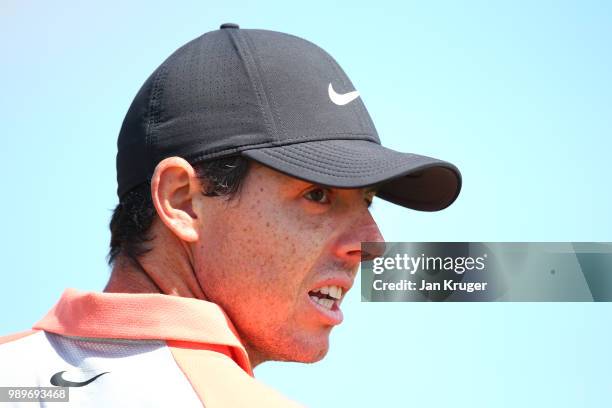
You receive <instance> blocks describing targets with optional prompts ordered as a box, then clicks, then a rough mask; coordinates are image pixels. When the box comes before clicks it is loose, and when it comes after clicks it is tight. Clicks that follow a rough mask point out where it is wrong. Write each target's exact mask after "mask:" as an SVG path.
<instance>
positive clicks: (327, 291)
mask: <svg viewBox="0 0 612 408" xmlns="http://www.w3.org/2000/svg"><path fill="white" fill-rule="evenodd" d="M315 292H321V293H322V294H324V295H329V297H333V298H334V299H340V298H341V297H342V288H341V287H340V286H335V285H330V286H323V287H320V288H319V289H317V290H315Z"/></svg>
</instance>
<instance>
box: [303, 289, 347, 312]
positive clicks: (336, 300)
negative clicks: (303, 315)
mask: <svg viewBox="0 0 612 408" xmlns="http://www.w3.org/2000/svg"><path fill="white" fill-rule="evenodd" d="M342 293H343V289H342V288H341V287H340V286H336V285H328V286H322V287H320V288H317V289H314V290H311V291H310V292H308V296H310V298H311V299H312V300H313V301H314V302H316V303H317V304H319V305H321V306H323V307H324V308H326V309H327V310H337V309H338V307H339V306H340V301H341V299H342Z"/></svg>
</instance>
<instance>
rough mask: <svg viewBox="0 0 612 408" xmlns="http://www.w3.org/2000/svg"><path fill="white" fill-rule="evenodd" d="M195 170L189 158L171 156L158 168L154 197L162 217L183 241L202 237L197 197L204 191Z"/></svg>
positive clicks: (152, 193) (153, 188)
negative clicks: (195, 202) (198, 223)
mask: <svg viewBox="0 0 612 408" xmlns="http://www.w3.org/2000/svg"><path fill="white" fill-rule="evenodd" d="M200 189H201V186H200V182H199V180H198V178H197V176H196V174H195V170H194V169H193V167H192V166H191V164H189V163H188V162H187V161H186V160H185V159H182V158H180V157H169V158H167V159H164V160H162V161H161V162H159V163H158V164H157V167H155V172H154V173H153V178H152V179H151V198H152V199H153V205H154V206H155V210H156V211H157V215H158V216H159V218H160V220H161V221H162V222H163V223H164V224H165V225H166V227H168V229H170V231H172V232H173V233H174V234H175V235H176V236H177V237H179V238H180V239H181V240H183V241H187V242H195V241H197V240H198V229H197V218H198V217H197V214H196V213H195V211H194V210H193V208H194V205H193V204H194V203H193V200H194V198H195V197H196V195H197V194H200Z"/></svg>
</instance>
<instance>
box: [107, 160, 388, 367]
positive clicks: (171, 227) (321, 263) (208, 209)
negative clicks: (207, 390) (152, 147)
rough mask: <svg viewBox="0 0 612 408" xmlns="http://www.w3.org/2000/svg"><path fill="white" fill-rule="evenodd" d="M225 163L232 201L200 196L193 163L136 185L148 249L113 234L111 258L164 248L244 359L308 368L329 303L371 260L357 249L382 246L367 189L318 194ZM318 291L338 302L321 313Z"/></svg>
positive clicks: (327, 326) (334, 314)
mask: <svg viewBox="0 0 612 408" xmlns="http://www.w3.org/2000/svg"><path fill="white" fill-rule="evenodd" d="M226 164H227V165H231V164H230V163H226ZM233 165H234V171H235V173H234V175H235V176H237V177H240V178H241V179H240V180H237V179H234V180H232V181H234V183H231V182H232V181H230V183H231V187H232V188H234V192H233V193H231V194H230V195H224V194H220V195H217V194H211V193H210V191H211V188H215V187H214V183H213V182H214V180H213V182H211V178H212V177H211V176H210V175H209V176H208V177H207V176H205V175H203V174H202V166H201V165H200V166H198V165H196V166H195V167H196V168H197V169H200V174H198V171H197V170H196V169H194V166H192V165H191V164H189V163H188V162H187V161H185V160H184V159H181V158H178V157H172V158H167V159H165V160H163V161H162V162H160V163H159V164H158V166H157V167H156V170H155V172H154V175H153V178H152V181H151V185H150V187H149V186H148V185H146V187H148V188H150V197H151V201H152V205H151V207H149V208H150V209H152V211H145V213H146V214H150V216H145V217H142V218H141V222H140V223H141V224H145V225H149V226H152V225H153V224H154V223H157V224H158V226H157V228H156V231H157V234H156V236H149V237H147V238H146V239H148V240H149V241H148V242H146V240H145V239H140V240H139V239H135V238H136V237H135V236H132V237H131V240H127V241H126V240H124V241H123V242H119V239H118V238H117V237H115V236H114V237H113V239H115V241H114V243H115V247H113V248H111V253H112V254H114V256H130V254H131V255H132V256H134V260H136V261H137V262H138V260H139V259H142V258H145V257H147V251H146V250H147V249H148V250H149V251H151V252H155V251H157V254H154V256H155V259H156V262H165V261H161V260H162V259H168V258H170V257H165V256H164V255H163V252H167V251H168V250H171V251H173V252H174V253H173V254H172V258H173V259H176V257H177V252H178V253H180V256H182V257H183V258H184V259H188V260H189V263H190V264H191V265H192V268H193V273H194V277H195V280H196V281H197V284H198V285H199V287H200V288H201V289H202V292H203V293H204V297H205V299H206V300H209V301H212V302H215V303H217V304H219V305H220V306H221V307H222V308H223V310H224V311H225V312H226V313H227V314H228V316H229V318H230V320H231V321H232V322H233V324H234V325H235V327H236V329H237V331H238V333H239V335H240V336H241V339H242V341H243V342H244V343H245V345H246V346H247V349H248V350H249V354H250V355H251V358H252V359H253V360H255V361H265V360H288V361H301V362H313V361H317V360H319V359H321V358H322V357H323V356H324V355H325V353H326V352H327V349H328V340H329V334H330V331H331V329H332V328H333V326H334V325H336V324H339V323H340V322H341V320H342V312H341V311H340V308H339V303H341V300H342V298H343V297H344V294H345V293H346V292H347V291H348V290H349V289H350V287H351V286H352V285H353V281H354V279H355V275H356V273H357V268H358V265H359V262H360V260H361V259H362V257H371V256H375V255H376V254H362V252H361V242H363V241H378V242H382V237H381V235H380V231H379V230H378V228H377V226H376V224H375V222H374V220H373V219H372V216H371V215H370V212H369V209H368V207H369V205H370V204H371V202H372V199H373V197H374V194H375V189H374V188H362V189H336V188H326V187H322V186H318V185H316V184H313V183H309V182H305V181H303V180H299V179H297V178H294V177H290V176H287V175H284V174H282V173H280V172H278V171H275V170H272V169H270V168H268V167H266V166H263V165H261V164H258V163H256V162H249V161H246V160H245V159H242V160H239V159H235V161H234V164H233ZM245 165H246V166H245ZM213 173H214V172H213ZM209 174H210V172H209ZM218 181H219V180H217V188H218V187H219V182H218ZM226 182H227V181H226ZM140 210H141V209H138V211H137V212H136V213H132V215H134V214H135V215H136V217H138V213H142V211H140ZM121 211H124V209H123V208H120V207H118V209H117V210H116V213H115V214H116V217H113V221H112V222H111V230H112V231H113V233H114V234H118V235H121V234H120V232H121V231H122V230H126V229H127V230H128V231H129V230H130V228H129V227H127V225H129V222H128V223H127V225H126V222H125V221H123V222H122V221H120V220H119V215H118V214H119V213H120V212H121ZM123 217H124V218H125V219H132V220H133V218H132V217H129V216H128V214H127V213H125V214H124V215H123ZM149 228H150V227H149ZM149 228H143V230H145V232H146V231H148V229H149ZM132 230H133V228H132ZM145 235H146V234H145ZM130 241H131V242H130ZM161 242H164V243H166V246H167V247H163V248H162V247H161V246H160V243H161ZM169 242H170V244H168V243H169ZM130 251H131V252H130ZM160 253H161V254H160ZM168 273H169V274H170V273H172V272H171V271H168ZM325 287H338V288H340V289H341V291H342V294H337V293H332V294H331V295H334V296H336V297H340V300H339V301H333V303H334V304H332V305H331V306H329V305H322V304H320V303H319V301H318V298H327V297H330V296H326V295H325V294H322V293H320V289H321V288H325ZM323 291H325V289H323ZM332 291H333V292H335V289H332ZM313 297H314V299H317V300H313ZM329 302H330V303H331V302H332V301H331V300H330V301H329ZM322 303H325V302H322Z"/></svg>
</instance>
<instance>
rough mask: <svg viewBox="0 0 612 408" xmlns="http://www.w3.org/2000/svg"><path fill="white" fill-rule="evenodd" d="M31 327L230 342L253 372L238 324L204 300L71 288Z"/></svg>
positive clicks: (133, 337)
mask: <svg viewBox="0 0 612 408" xmlns="http://www.w3.org/2000/svg"><path fill="white" fill-rule="evenodd" d="M33 329H39V330H44V331H47V332H51V333H56V334H60V335H64V336H76V337H93V338H109V339H131V340H166V341H173V342H187V343H198V344H199V345H200V346H198V347H200V348H201V345H202V344H208V345H211V349H219V348H218V347H216V346H227V349H230V350H231V351H232V352H231V356H230V357H232V358H233V359H234V360H235V361H236V363H237V364H238V365H239V366H240V367H242V368H243V369H244V370H245V371H246V372H247V373H249V375H253V374H252V369H251V365H250V363H249V359H248V355H247V353H246V350H245V348H244V346H243V344H242V343H241V341H240V339H239V336H238V333H237V332H236V329H235V328H234V325H233V324H232V322H231V321H230V320H229V318H228V316H227V315H226V314H225V312H223V310H222V309H221V307H219V306H218V305H217V304H216V303H212V302H208V301H205V300H199V299H193V298H185V297H179V296H171V295H162V294H154V293H104V292H83V291H79V290H76V289H71V288H69V289H66V290H65V291H64V293H63V294H62V297H61V298H60V300H59V301H58V302H57V304H55V306H53V308H52V309H51V310H50V311H49V312H48V313H47V315H46V316H45V317H43V318H42V320H40V321H39V322H37V323H36V324H35V325H34V326H33ZM187 343H184V344H187ZM222 348H223V347H222Z"/></svg>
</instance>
